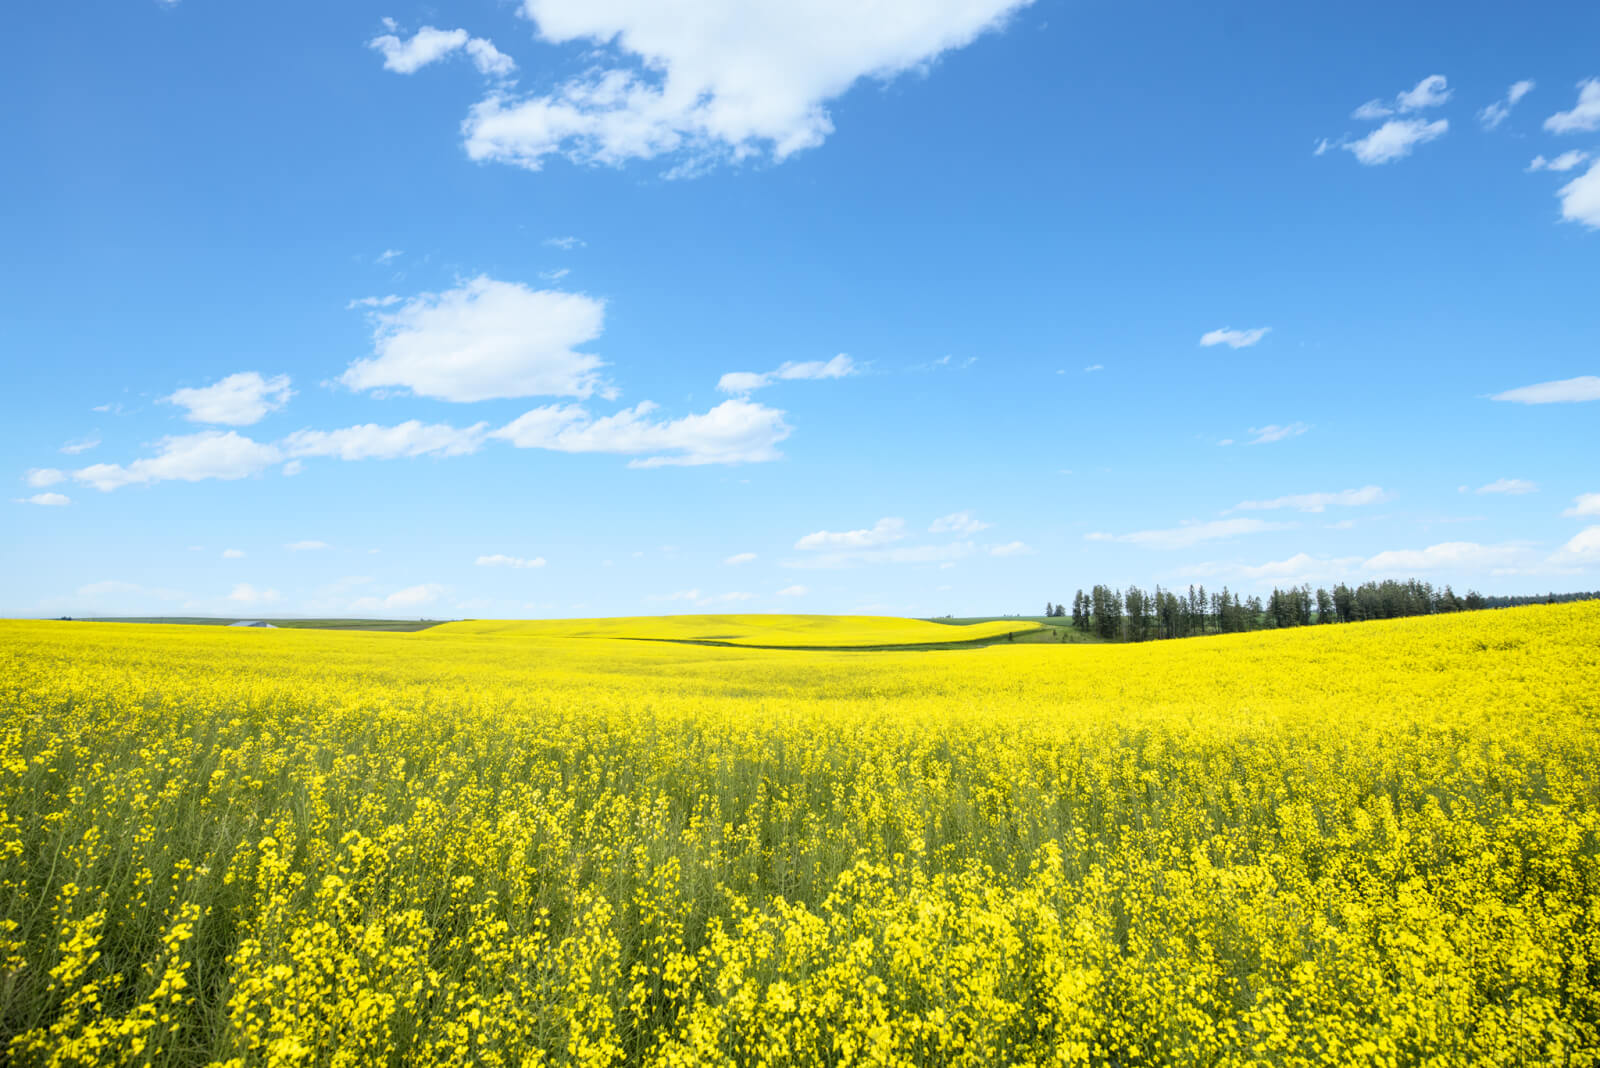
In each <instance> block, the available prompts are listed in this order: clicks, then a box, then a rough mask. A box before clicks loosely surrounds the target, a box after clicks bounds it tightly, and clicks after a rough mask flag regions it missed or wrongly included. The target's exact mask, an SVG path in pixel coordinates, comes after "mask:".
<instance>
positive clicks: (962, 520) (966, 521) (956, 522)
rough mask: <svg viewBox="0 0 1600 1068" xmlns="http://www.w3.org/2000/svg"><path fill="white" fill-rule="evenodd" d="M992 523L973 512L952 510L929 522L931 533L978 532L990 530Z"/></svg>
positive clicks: (929, 531)
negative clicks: (984, 520)
mask: <svg viewBox="0 0 1600 1068" xmlns="http://www.w3.org/2000/svg"><path fill="white" fill-rule="evenodd" d="M991 525H992V524H989V523H985V522H983V521H982V520H981V519H978V518H977V517H976V516H974V515H973V514H972V513H971V512H951V513H950V514H949V515H942V516H940V517H939V518H938V519H935V520H934V521H933V522H932V523H929V524H928V533H929V534H976V533H977V532H978V531H980V530H988V529H989V527H990V526H991Z"/></svg>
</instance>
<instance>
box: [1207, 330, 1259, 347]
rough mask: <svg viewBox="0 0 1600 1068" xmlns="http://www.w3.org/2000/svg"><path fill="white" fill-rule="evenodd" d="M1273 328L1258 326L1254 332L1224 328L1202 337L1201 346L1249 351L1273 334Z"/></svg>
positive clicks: (1209, 332) (1208, 332)
mask: <svg viewBox="0 0 1600 1068" xmlns="http://www.w3.org/2000/svg"><path fill="white" fill-rule="evenodd" d="M1271 331H1272V327H1270V326H1258V327H1256V328H1255V329H1253V330H1234V329H1231V328H1229V327H1226V326H1225V327H1223V328H1222V329H1221V330H1210V331H1207V332H1206V333H1204V334H1201V335H1200V344H1201V346H1202V347H1204V348H1210V347H1211V346H1213V345H1226V346H1228V347H1229V348H1230V349H1247V348H1249V347H1250V346H1251V345H1254V344H1255V343H1256V342H1258V341H1260V340H1261V339H1262V338H1264V337H1266V336H1267V334H1269V333H1271Z"/></svg>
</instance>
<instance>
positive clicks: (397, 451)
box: [280, 419, 489, 460]
mask: <svg viewBox="0 0 1600 1068" xmlns="http://www.w3.org/2000/svg"><path fill="white" fill-rule="evenodd" d="M488 427H489V424H487V423H476V424H474V425H472V426H469V427H461V428H458V427H453V426H449V425H447V424H444V423H428V424H424V423H421V422H419V421H417V420H415V419H411V420H408V421H406V422H404V423H400V424H397V425H395V426H379V425H378V424H376V423H364V424H362V425H361V426H349V427H344V428H342V429H339V430H297V431H295V432H294V433H293V434H290V435H289V436H288V437H286V438H284V439H283V441H282V442H281V443H280V447H281V448H282V450H283V454H284V455H285V456H334V457H337V458H339V459H341V460H394V459H399V458H401V457H411V456H466V455H468V454H469V453H474V452H477V451H478V448H479V447H480V446H481V445H482V444H483V441H484V438H485V436H486V435H487V434H488Z"/></svg>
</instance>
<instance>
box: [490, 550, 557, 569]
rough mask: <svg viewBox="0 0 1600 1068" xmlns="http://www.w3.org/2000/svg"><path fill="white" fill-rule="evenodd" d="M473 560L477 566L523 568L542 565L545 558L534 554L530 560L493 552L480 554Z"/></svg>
mask: <svg viewBox="0 0 1600 1068" xmlns="http://www.w3.org/2000/svg"><path fill="white" fill-rule="evenodd" d="M473 562H474V563H475V564H477V565H478V566H479V567H511V568H519V569H524V570H525V569H528V568H535V567H543V566H544V563H545V560H544V557H542V556H535V557H533V558H532V559H531V560H530V559H524V558H523V557H520V556H506V555H505V554H504V553H495V554H494V555H493V556H480V557H478V559H477V560H475V561H473Z"/></svg>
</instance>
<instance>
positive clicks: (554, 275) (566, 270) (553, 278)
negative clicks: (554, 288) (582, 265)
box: [539, 267, 572, 282]
mask: <svg viewBox="0 0 1600 1068" xmlns="http://www.w3.org/2000/svg"><path fill="white" fill-rule="evenodd" d="M571 273H572V268H571V267H561V268H558V269H556V270H554V271H540V272H539V277H540V278H543V279H544V280H545V281H546V282H559V281H561V280H562V279H563V278H565V277H566V276H567V275H569V274H571Z"/></svg>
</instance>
